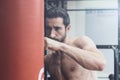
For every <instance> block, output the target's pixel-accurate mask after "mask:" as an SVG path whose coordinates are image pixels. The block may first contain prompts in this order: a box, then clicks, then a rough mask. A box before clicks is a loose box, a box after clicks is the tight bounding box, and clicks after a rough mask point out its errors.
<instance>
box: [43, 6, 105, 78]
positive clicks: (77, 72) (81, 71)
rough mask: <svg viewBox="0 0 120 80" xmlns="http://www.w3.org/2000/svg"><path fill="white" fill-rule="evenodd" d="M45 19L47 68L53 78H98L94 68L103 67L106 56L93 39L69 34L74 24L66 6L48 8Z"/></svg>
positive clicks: (99, 68)
mask: <svg viewBox="0 0 120 80" xmlns="http://www.w3.org/2000/svg"><path fill="white" fill-rule="evenodd" d="M45 22H46V23H45V32H46V37H45V38H44V40H45V49H46V50H47V52H48V54H47V55H45V68H46V70H47V71H48V73H49V74H50V76H51V79H50V80H96V76H95V71H101V70H103V69H104V65H105V59H104V57H103V54H102V53H101V52H100V51H99V50H98V49H97V48H96V46H95V44H94V43H93V41H92V40H91V39H90V38H88V37H86V36H81V37H78V38H72V39H70V38H68V37H67V32H68V31H69V30H70V27H71V26H70V19H69V15H68V13H67V12H66V11H65V10H64V9H61V8H52V9H50V10H48V12H46V18H45Z"/></svg>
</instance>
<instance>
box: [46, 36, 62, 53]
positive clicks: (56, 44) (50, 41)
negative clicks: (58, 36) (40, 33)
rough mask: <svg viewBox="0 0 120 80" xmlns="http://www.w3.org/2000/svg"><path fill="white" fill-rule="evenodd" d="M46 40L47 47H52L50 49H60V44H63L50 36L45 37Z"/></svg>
mask: <svg viewBox="0 0 120 80" xmlns="http://www.w3.org/2000/svg"><path fill="white" fill-rule="evenodd" d="M44 42H45V49H46V50H47V49H50V50H55V51H57V50H60V46H61V45H62V43H61V42H58V41H56V40H53V39H50V38H48V37H44Z"/></svg>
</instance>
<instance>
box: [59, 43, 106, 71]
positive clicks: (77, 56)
mask: <svg viewBox="0 0 120 80" xmlns="http://www.w3.org/2000/svg"><path fill="white" fill-rule="evenodd" d="M59 50H61V51H62V52H64V53H65V54H67V55H68V56H70V57H71V58H73V59H74V60H75V61H76V62H78V63H79V64H80V65H81V66H83V67H84V68H87V69H91V70H102V69H103V67H104V64H105V61H104V58H103V56H102V54H101V53H96V52H92V51H87V50H83V49H80V48H77V47H73V46H70V45H67V44H64V43H61V45H60V47H59Z"/></svg>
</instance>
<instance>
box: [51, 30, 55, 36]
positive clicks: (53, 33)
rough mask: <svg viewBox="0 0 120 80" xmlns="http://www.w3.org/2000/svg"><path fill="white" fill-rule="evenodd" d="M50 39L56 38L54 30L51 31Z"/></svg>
mask: <svg viewBox="0 0 120 80" xmlns="http://www.w3.org/2000/svg"><path fill="white" fill-rule="evenodd" d="M50 37H51V38H54V37H55V30H54V29H52V30H51V33H50Z"/></svg>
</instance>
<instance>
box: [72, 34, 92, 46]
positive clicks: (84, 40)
mask: <svg viewBox="0 0 120 80" xmlns="http://www.w3.org/2000/svg"><path fill="white" fill-rule="evenodd" d="M91 43H92V44H93V41H92V40H91V39H90V38H89V37H88V36H79V37H76V38H73V44H74V45H75V46H77V47H80V48H83V47H84V46H85V45H88V44H91Z"/></svg>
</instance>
